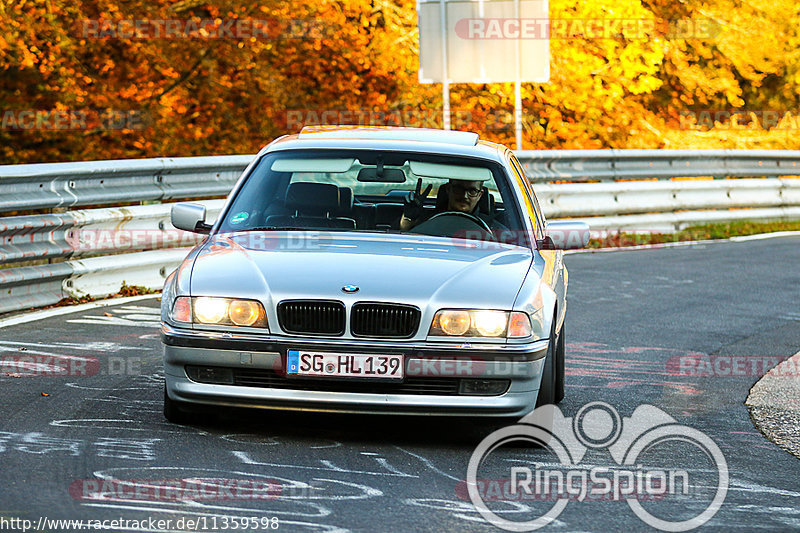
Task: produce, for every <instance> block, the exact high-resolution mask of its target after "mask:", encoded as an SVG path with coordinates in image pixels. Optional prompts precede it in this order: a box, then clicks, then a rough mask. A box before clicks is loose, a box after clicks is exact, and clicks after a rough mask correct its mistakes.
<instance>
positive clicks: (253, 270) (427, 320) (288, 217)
mask: <svg viewBox="0 0 800 533" xmlns="http://www.w3.org/2000/svg"><path fill="white" fill-rule="evenodd" d="M172 223H173V225H174V226H175V227H177V228H179V229H182V230H186V231H192V232H197V233H203V234H207V237H206V238H205V239H204V240H203V241H202V242H201V243H200V244H199V245H198V246H197V247H196V248H194V249H193V250H192V251H191V252H190V253H189V255H188V256H187V257H186V259H185V260H184V261H183V263H182V264H181V265H180V267H179V268H178V269H177V270H176V271H175V272H173V273H172V274H171V275H170V276H169V277H168V278H167V280H166V283H165V286H164V292H163V296H162V303H161V305H162V309H161V321H162V327H161V338H162V342H163V344H164V372H165V378H166V379H165V390H164V414H165V416H166V418H167V419H168V420H170V421H173V422H176V423H184V422H186V421H188V420H189V419H190V417H189V414H190V413H191V412H194V411H197V410H202V408H203V407H209V406H235V407H258V408H269V409H286V410H293V409H294V410H316V411H336V412H368V413H395V414H426V415H468V416H500V417H519V416H522V415H524V414H526V413H528V412H529V411H531V410H533V409H534V408H535V407H536V406H537V405H543V404H550V403H557V402H558V401H560V400H561V399H562V397H563V395H564V338H565V337H564V335H565V327H564V322H565V320H564V318H565V313H566V291H567V270H566V268H565V266H564V263H563V252H562V250H563V249H566V248H579V247H582V246H585V245H586V242H587V241H588V236H589V233H588V228H587V226H586V225H585V224H582V223H580V222H551V223H549V224H548V223H546V221H545V218H544V216H543V214H542V211H541V209H540V207H539V203H538V201H537V198H536V195H535V193H534V190H533V188H532V186H531V183H530V181H529V180H528V178H527V177H526V175H525V173H524V171H523V168H522V166H521V165H520V163H519V162H518V161H517V159H516V158H515V156H514V154H513V153H512V152H511V151H510V150H508V149H507V148H505V147H503V146H501V145H498V144H494V143H490V142H486V141H482V140H480V139H479V138H478V135H476V134H474V133H468V132H461V131H443V130H428V129H417V128H364V127H311V128H304V129H303V130H302V131H301V132H300V133H299V134H297V135H290V136H285V137H281V138H279V139H277V140H275V141H274V142H272V143H271V144H269V145H268V146H266V147H265V148H264V149H263V150H261V152H260V153H259V154H258V155H257V156H256V158H255V159H254V161H253V162H252V163H251V164H250V165H249V166H248V167H247V169H245V171H244V173H243V175H242V177H241V178H240V179H239V181H238V182H237V184H236V186H235V187H234V189H233V191H232V192H231V194H230V196H229V197H228V200H227V202H226V204H225V206H224V208H223V209H222V211H221V213H220V215H219V217H218V218H217V220H216V221H214V222H213V223H207V222H206V212H205V208H204V207H203V206H202V205H198V204H191V203H182V204H176V205H175V206H174V207H173V210H172Z"/></svg>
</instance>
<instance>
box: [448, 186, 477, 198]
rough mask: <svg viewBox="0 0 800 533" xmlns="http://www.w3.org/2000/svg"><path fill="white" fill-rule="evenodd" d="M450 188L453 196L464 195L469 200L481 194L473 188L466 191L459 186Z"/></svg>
mask: <svg viewBox="0 0 800 533" xmlns="http://www.w3.org/2000/svg"><path fill="white" fill-rule="evenodd" d="M450 188H451V190H452V191H453V194H454V195H456V196H464V194H465V193H466V195H467V196H469V197H470V198H477V197H478V195H480V194H481V189H476V188H475V187H472V188H470V189H466V188H464V187H462V186H461V185H451V186H450Z"/></svg>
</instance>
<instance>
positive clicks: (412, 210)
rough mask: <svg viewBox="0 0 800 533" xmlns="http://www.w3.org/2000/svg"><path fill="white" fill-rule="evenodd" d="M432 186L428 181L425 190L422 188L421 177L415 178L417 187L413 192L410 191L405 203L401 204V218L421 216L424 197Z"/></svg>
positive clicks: (412, 218)
mask: <svg viewBox="0 0 800 533" xmlns="http://www.w3.org/2000/svg"><path fill="white" fill-rule="evenodd" d="M432 188H433V184H432V183H429V184H428V186H427V187H425V190H424V191H423V190H422V178H419V179H418V180H417V188H416V189H414V192H413V193H411V194H410V195H409V197H408V199H406V202H405V204H404V205H403V218H407V219H409V220H417V219H418V218H419V217H421V216H422V213H423V211H424V207H423V206H424V205H425V198H427V197H428V195H429V194H430V192H431V189H432Z"/></svg>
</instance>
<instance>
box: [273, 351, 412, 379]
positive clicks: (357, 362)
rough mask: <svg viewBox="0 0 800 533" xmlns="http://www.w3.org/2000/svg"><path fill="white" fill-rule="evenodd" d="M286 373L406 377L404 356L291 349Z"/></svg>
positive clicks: (385, 377)
mask: <svg viewBox="0 0 800 533" xmlns="http://www.w3.org/2000/svg"><path fill="white" fill-rule="evenodd" d="M286 363H287V364H286V369H287V373H288V374H291V375H296V376H319V377H348V378H382V379H402V378H403V356H402V355H375V354H343V353H327V352H306V351H302V350H289V352H288V356H287V358H286Z"/></svg>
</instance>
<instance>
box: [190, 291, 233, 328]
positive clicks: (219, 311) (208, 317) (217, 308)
mask: <svg viewBox="0 0 800 533" xmlns="http://www.w3.org/2000/svg"><path fill="white" fill-rule="evenodd" d="M227 314H228V301H227V300H226V299H224V298H209V297H205V296H203V297H200V298H197V299H196V300H195V301H194V316H195V317H197V320H198V321H199V322H202V323H204V324H218V323H219V322H222V320H223V319H224V318H225V317H226V316H227Z"/></svg>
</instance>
